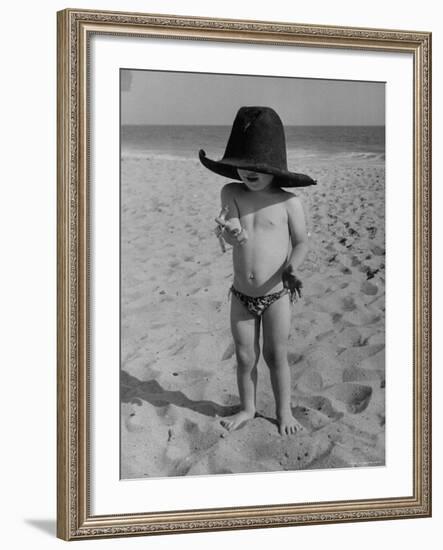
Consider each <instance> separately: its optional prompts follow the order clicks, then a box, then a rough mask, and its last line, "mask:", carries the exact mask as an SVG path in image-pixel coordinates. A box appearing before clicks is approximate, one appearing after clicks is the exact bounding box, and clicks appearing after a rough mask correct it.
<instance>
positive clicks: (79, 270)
mask: <svg viewBox="0 0 443 550" xmlns="http://www.w3.org/2000/svg"><path fill="white" fill-rule="evenodd" d="M57 22H58V59H57V69H58V104H57V106H58V165H57V179H58V189H57V191H58V203H57V204H58V214H57V215H58V218H57V227H58V241H57V253H58V273H57V275H58V319H57V322H58V370H57V421H58V432H57V437H58V440H57V443H58V468H57V489H58V492H57V497H58V498H57V534H58V536H59V537H60V538H62V539H65V540H73V539H84V538H93V537H111V536H112V537H114V536H129V535H141V534H144V535H150V534H165V533H184V532H196V531H215V530H227V529H247V528H254V527H272V526H274V527H275V526H289V525H299V524H305V525H306V524H318V523H336V522H349V521H366V520H377V519H395V518H414V517H427V516H430V515H431V434H430V429H431V351H430V350H431V265H430V262H431V34H430V33H427V32H411V31H396V30H379V29H364V28H348V27H328V26H314V25H299V24H294V23H277V22H263V21H249V20H248V21H244V20H242V21H235V20H231V19H207V18H202V17H188V16H186V17H180V16H171V15H152V14H138V13H116V12H96V11H89V10H75V9H73V10H71V9H68V10H64V11H61V12H59V13H58V20H57ZM94 33H100V34H117V35H129V36H145V37H146V36H149V37H174V38H181V39H195V40H216V41H239V42H248V43H257V44H259V43H260V44H276V45H278V44H285V45H301V46H303V45H304V46H311V47H313V46H315V47H321V48H328V47H334V48H350V49H361V50H379V51H385V52H409V53H411V54H412V55H413V59H414V83H413V86H414V220H413V223H414V242H413V251H414V265H413V275H414V298H413V309H414V334H413V342H414V357H413V359H414V438H413V440H414V449H413V456H414V460H413V472H412V476H413V495H412V496H410V497H404V498H388V499H379V500H359V501H339V502H326V503H311V504H284V505H275V506H266V505H264V506H254V507H248V508H246V507H243V508H223V509H206V510H189V511H185V512H158V513H157V512H156V513H149V514H146V513H137V514H134V515H128V514H124V515H123V514H122V515H112V516H111V515H110V516H92V515H91V513H90V507H89V497H88V495H89V484H88V454H87V449H88V415H87V396H88V322H89V321H88V207H89V205H88V163H87V158H88V149H87V148H88V126H87V112H88V103H87V101H88V99H87V51H88V41H89V39H90V37H91V35H92V34H94Z"/></svg>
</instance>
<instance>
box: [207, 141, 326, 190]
mask: <svg viewBox="0 0 443 550" xmlns="http://www.w3.org/2000/svg"><path fill="white" fill-rule="evenodd" d="M198 156H199V159H200V162H201V163H202V164H203V166H205V167H206V168H208V169H209V170H211V171H212V172H215V173H216V174H219V175H220V176H224V177H226V178H230V179H234V180H237V181H241V178H240V176H239V175H238V172H237V168H240V169H241V170H251V171H252V172H262V173H264V174H272V175H273V176H274V179H273V180H272V183H273V185H276V186H277V187H309V186H310V185H316V184H317V182H316V181H315V180H313V179H312V178H311V177H310V176H307V175H306V174H298V173H296V172H290V171H288V170H281V169H279V168H275V167H273V166H270V165H268V164H266V163H251V162H248V161H246V160H243V159H235V158H223V159H222V160H218V161H217V160H212V159H210V158H208V157H207V156H206V153H205V151H204V150H203V149H200V151H199V152H198Z"/></svg>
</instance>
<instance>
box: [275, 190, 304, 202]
mask: <svg viewBox="0 0 443 550" xmlns="http://www.w3.org/2000/svg"><path fill="white" fill-rule="evenodd" d="M278 192H279V193H280V196H281V197H282V199H283V200H284V201H285V202H286V203H288V204H289V205H294V204H301V200H300V198H299V197H297V195H294V193H291V191H286V190H285V189H281V188H280V189H279V190H278Z"/></svg>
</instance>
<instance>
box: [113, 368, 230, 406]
mask: <svg viewBox="0 0 443 550" xmlns="http://www.w3.org/2000/svg"><path fill="white" fill-rule="evenodd" d="M120 399H121V402H122V403H135V404H139V405H141V401H142V400H143V401H147V402H148V403H151V405H154V406H155V407H166V406H167V405H175V406H176V407H183V408H185V409H189V410H191V411H194V412H197V413H200V414H204V415H205V416H212V417H215V416H230V415H232V414H235V413H236V412H237V411H238V410H239V406H238V405H235V406H226V405H219V404H218V403H214V402H213V401H205V400H201V401H193V400H192V399H189V397H187V396H186V395H185V394H184V393H183V392H181V391H177V390H165V389H164V388H162V386H161V385H160V384H159V383H158V382H157V381H156V380H147V381H146V382H143V381H142V380H139V379H138V378H136V377H135V376H132V375H130V374H128V373H127V372H126V371H124V370H122V371H121V377H120Z"/></svg>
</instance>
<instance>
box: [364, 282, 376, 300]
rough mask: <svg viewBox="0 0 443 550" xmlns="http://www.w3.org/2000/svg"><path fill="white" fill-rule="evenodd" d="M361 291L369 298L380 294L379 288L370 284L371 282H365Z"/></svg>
mask: <svg viewBox="0 0 443 550" xmlns="http://www.w3.org/2000/svg"><path fill="white" fill-rule="evenodd" d="M360 290H361V292H362V293H363V294H366V295H367V296H375V295H376V294H377V292H378V286H377V285H376V284H374V283H370V282H369V281H364V282H363V283H362V285H361V287H360Z"/></svg>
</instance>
